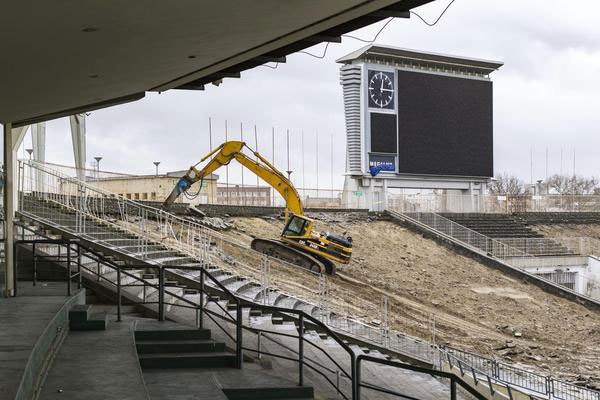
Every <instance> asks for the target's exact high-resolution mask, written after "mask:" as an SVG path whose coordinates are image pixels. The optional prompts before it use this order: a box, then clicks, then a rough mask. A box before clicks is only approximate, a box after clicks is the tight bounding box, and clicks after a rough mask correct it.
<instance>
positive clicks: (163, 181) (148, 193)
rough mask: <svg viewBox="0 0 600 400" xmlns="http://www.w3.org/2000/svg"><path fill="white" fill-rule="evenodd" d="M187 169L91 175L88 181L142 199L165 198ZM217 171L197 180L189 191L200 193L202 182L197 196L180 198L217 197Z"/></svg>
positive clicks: (206, 200) (191, 201)
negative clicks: (159, 173) (108, 175)
mask: <svg viewBox="0 0 600 400" xmlns="http://www.w3.org/2000/svg"><path fill="white" fill-rule="evenodd" d="M186 172H187V170H186V171H174V172H167V173H166V174H164V175H132V176H116V177H102V178H88V179H87V181H88V183H90V184H91V185H94V186H96V187H98V188H100V189H103V190H106V191H108V192H112V193H116V194H119V195H121V196H123V197H125V198H127V199H130V200H141V201H161V202H162V201H163V200H165V199H166V198H167V196H168V195H169V194H170V193H171V191H172V190H173V188H174V187H175V185H176V184H177V182H178V181H179V178H181V177H182V176H183V175H185V173H186ZM218 179H219V176H218V175H215V174H211V175H209V176H207V177H206V178H204V180H203V181H202V182H197V183H195V184H194V185H192V187H191V188H190V189H188V191H187V193H188V194H191V195H195V194H196V193H198V189H199V188H200V183H202V187H201V188H200V192H199V193H198V195H197V196H193V197H194V198H192V199H188V198H187V197H186V196H185V195H184V194H182V195H181V196H179V199H177V202H181V203H189V204H207V203H215V202H216V201H217V180H218Z"/></svg>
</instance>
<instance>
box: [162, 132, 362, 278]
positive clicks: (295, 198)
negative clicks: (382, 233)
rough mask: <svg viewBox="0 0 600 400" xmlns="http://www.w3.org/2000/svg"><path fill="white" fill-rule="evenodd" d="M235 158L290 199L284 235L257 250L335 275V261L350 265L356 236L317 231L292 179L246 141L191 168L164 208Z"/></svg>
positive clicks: (261, 243) (257, 246)
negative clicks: (245, 152) (252, 156)
mask: <svg viewBox="0 0 600 400" xmlns="http://www.w3.org/2000/svg"><path fill="white" fill-rule="evenodd" d="M244 148H247V149H248V150H249V151H250V152H251V153H252V154H253V155H254V156H256V158H257V161H255V160H252V159H251V158H250V157H248V156H246V155H245V154H244V153H243V152H242V150H243V149H244ZM213 156H214V157H213ZM211 157H212V159H211V160H210V161H209V162H208V163H207V164H206V166H205V167H204V168H202V169H200V170H198V169H197V168H196V167H197V166H198V165H199V164H201V163H203V162H204V161H206V160H208V159H209V158H211ZM233 159H235V160H237V161H238V162H239V163H240V164H242V165H243V166H244V167H246V168H248V169H249V170H250V171H252V172H253V173H255V174H256V175H257V176H258V177H259V178H261V179H262V180H263V181H265V182H266V183H268V184H269V185H271V187H273V188H274V189H275V190H277V191H278V192H279V194H281V196H282V197H283V198H284V200H285V202H286V209H285V227H284V228H283V232H282V233H281V236H280V237H279V239H278V240H274V239H260V238H256V239H254V240H253V241H252V244H251V247H252V248H253V249H254V250H257V251H259V252H261V253H264V254H267V255H269V256H272V257H275V258H279V259H282V260H284V261H287V262H289V263H292V264H295V265H298V266H300V267H302V268H306V269H309V270H311V271H314V272H318V273H327V274H330V275H334V274H335V269H336V266H335V265H336V264H335V263H340V264H348V263H349V262H350V257H351V256H352V238H351V237H344V236H340V235H336V234H333V233H330V232H323V233H319V232H314V231H313V229H314V220H313V219H311V218H307V217H305V216H304V211H303V209H302V200H301V199H300V195H299V194H298V192H297V191H296V189H295V188H294V186H293V185H292V183H291V182H290V180H289V179H288V178H286V177H285V175H283V174H282V173H281V172H280V171H279V170H277V168H275V167H274V166H273V165H272V164H271V163H270V162H269V161H267V160H266V159H265V158H264V157H263V156H261V155H260V154H259V153H258V152H255V151H254V150H252V149H251V148H250V147H248V146H247V145H246V143H245V142H237V141H231V142H225V143H223V144H221V145H220V146H219V147H217V148H216V149H214V150H213V151H211V152H210V153H209V154H208V155H206V156H205V157H204V158H202V160H200V161H199V162H198V163H196V164H195V165H194V166H192V167H190V169H189V170H188V172H187V173H186V174H185V175H184V176H183V177H182V178H181V179H180V180H179V181H178V182H177V184H176V185H175V188H173V191H172V192H171V194H170V195H169V197H167V199H166V200H165V201H164V202H163V208H165V209H168V208H169V207H170V206H171V204H173V202H175V200H176V199H177V198H178V197H179V196H180V195H181V194H182V193H184V192H186V191H187V190H188V189H189V188H190V187H191V186H192V185H193V184H194V183H196V182H202V180H203V179H204V178H205V177H206V176H208V175H210V174H211V173H212V172H214V171H216V170H217V169H219V168H220V167H222V166H224V165H228V164H229V163H230V162H231V160H233ZM200 187H202V183H200Z"/></svg>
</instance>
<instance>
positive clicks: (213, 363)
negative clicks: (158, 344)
mask: <svg viewBox="0 0 600 400" xmlns="http://www.w3.org/2000/svg"><path fill="white" fill-rule="evenodd" d="M138 357H139V360H140V365H141V366H142V368H233V367H235V365H236V357H235V354H232V353H228V352H207V353H146V354H138Z"/></svg>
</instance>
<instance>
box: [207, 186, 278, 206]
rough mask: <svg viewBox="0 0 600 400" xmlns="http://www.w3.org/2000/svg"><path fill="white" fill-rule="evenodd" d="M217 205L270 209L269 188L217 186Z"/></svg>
mask: <svg viewBox="0 0 600 400" xmlns="http://www.w3.org/2000/svg"><path fill="white" fill-rule="evenodd" d="M217 203H218V204H232V205H246V206H263V207H270V206H271V205H272V204H273V203H272V199H271V188H270V187H268V186H258V187H256V186H244V187H242V186H241V185H233V184H230V185H229V186H223V185H219V186H217Z"/></svg>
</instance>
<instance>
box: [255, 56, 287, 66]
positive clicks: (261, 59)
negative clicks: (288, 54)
mask: <svg viewBox="0 0 600 400" xmlns="http://www.w3.org/2000/svg"><path fill="white" fill-rule="evenodd" d="M253 60H255V61H257V62H260V63H261V64H266V63H270V62H276V63H280V64H283V63H285V62H286V58H285V56H284V57H277V56H266V55H265V56H258V57H254V58H253Z"/></svg>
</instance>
